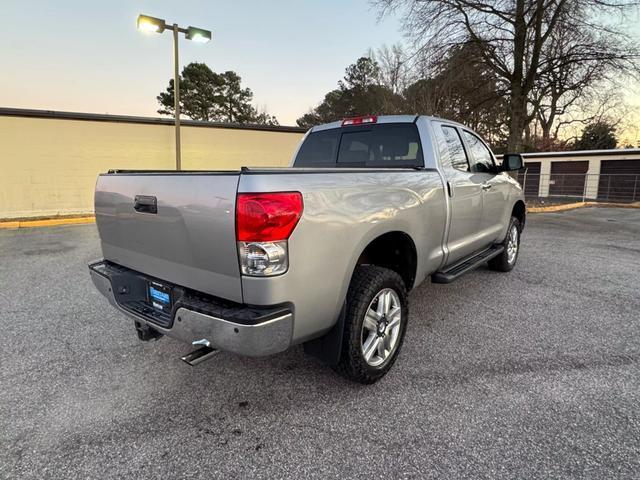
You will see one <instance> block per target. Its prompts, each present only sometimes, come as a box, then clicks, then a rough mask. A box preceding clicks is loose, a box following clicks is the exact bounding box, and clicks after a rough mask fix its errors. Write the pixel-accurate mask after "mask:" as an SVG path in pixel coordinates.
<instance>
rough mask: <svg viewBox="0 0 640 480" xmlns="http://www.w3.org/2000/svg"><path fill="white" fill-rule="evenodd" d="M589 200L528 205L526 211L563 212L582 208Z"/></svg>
mask: <svg viewBox="0 0 640 480" xmlns="http://www.w3.org/2000/svg"><path fill="white" fill-rule="evenodd" d="M590 203H591V202H576V203H567V204H566V205H550V206H548V207H529V208H527V212H528V213H544V212H563V211H565V210H573V209H574V208H582V207H586V206H587V205H589V204H590Z"/></svg>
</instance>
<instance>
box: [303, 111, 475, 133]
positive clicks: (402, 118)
mask: <svg viewBox="0 0 640 480" xmlns="http://www.w3.org/2000/svg"><path fill="white" fill-rule="evenodd" d="M420 117H423V118H426V119H428V120H438V121H442V122H447V123H453V124H455V125H459V126H461V127H463V126H464V125H462V124H461V123H458V122H454V121H453V120H447V119H446V118H439V117H432V116H429V115H380V116H378V117H377V120H376V123H413V122H415V121H416V120H417V119H418V118H420ZM342 122H343V120H338V121H335V122H331V123H324V124H322V125H316V126H315V127H311V129H310V131H312V132H319V131H321V130H330V129H332V128H341V127H342Z"/></svg>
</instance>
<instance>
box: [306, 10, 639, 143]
mask: <svg viewBox="0 0 640 480" xmlns="http://www.w3.org/2000/svg"><path fill="white" fill-rule="evenodd" d="M371 3H373V4H374V5H375V6H377V7H378V8H379V10H380V13H381V15H382V16H384V15H386V14H388V13H390V12H397V13H399V16H400V17H401V18H403V19H404V30H405V33H406V35H407V36H408V37H409V39H410V40H411V48H410V50H409V51H405V50H404V49H403V48H402V47H400V46H393V47H391V48H388V47H385V48H382V49H380V50H378V51H377V52H371V53H370V54H369V55H367V56H366V57H363V58H360V59H358V60H357V61H356V63H354V64H353V65H350V66H349V67H348V68H347V70H346V73H345V77H344V79H343V80H341V81H340V82H339V83H338V88H337V89H335V90H332V91H330V92H329V93H327V94H326V95H325V97H324V99H323V100H322V102H321V103H320V104H319V105H318V106H317V107H316V108H314V109H312V110H311V111H310V112H308V113H307V114H305V115H303V116H302V117H300V118H299V119H298V124H299V125H301V126H310V125H313V124H316V123H318V122H322V121H327V120H329V119H333V120H335V118H339V117H340V116H342V115H363V114H375V113H377V114H384V113H387V114H392V113H412V114H414V113H415V114H427V115H435V116H440V117H443V118H448V119H451V120H456V121H459V122H461V123H464V124H466V125H469V126H470V127H472V128H474V129H476V130H478V131H479V132H480V133H481V134H482V135H483V136H484V137H486V138H487V139H488V140H489V141H490V142H491V143H492V145H493V146H494V148H496V150H498V151H505V150H508V151H513V152H518V151H527V150H538V151H540V150H563V149H575V148H613V147H614V146H615V145H616V138H615V132H616V128H617V127H618V126H619V125H620V123H621V122H622V121H623V120H624V119H625V117H626V113H627V107H626V106H625V104H624V100H623V95H622V93H621V92H622V88H621V85H623V84H624V82H626V81H628V80H629V79H631V80H637V79H638V74H639V73H640V69H639V60H640V47H639V46H638V45H639V44H638V41H637V39H635V38H633V37H632V36H631V35H630V34H628V33H627V32H626V31H625V29H624V28H622V26H621V20H622V18H623V16H625V15H627V14H629V13H631V12H633V11H634V9H635V8H636V7H637V5H638V2H636V1H623V0H616V1H611V0H429V1H422V0H372V1H371ZM580 132H582V133H581V134H579V133H580Z"/></svg>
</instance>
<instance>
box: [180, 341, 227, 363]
mask: <svg viewBox="0 0 640 480" xmlns="http://www.w3.org/2000/svg"><path fill="white" fill-rule="evenodd" d="M193 343H194V344H195V343H196V342H193ZM207 343H208V342H207ZM218 353H220V350H217V349H215V348H211V347H209V346H202V347H200V348H198V349H196V350H194V351H193V352H191V353H188V354H186V355H185V356H184V357H180V358H181V359H182V361H183V362H185V363H188V364H189V365H191V366H192V367H194V366H196V365H198V364H199V363H202V362H204V361H206V360H209V359H210V358H212V357H213V356H215V355H217V354H218Z"/></svg>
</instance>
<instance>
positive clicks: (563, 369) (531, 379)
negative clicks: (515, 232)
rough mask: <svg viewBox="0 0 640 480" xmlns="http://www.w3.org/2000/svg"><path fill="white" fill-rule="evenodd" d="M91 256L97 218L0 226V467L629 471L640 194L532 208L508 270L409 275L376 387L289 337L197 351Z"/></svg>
mask: <svg viewBox="0 0 640 480" xmlns="http://www.w3.org/2000/svg"><path fill="white" fill-rule="evenodd" d="M99 256H100V252H99V245H98V241H97V234H96V229H95V226H93V225H88V226H67V227H56V228H36V229H21V230H4V231H0V325H1V327H2V330H1V332H0V478H3V479H4V478H7V479H9V478H20V479H26V478H37V479H42V478H312V477H313V478H331V477H340V478H367V477H368V478H432V477H433V478H435V477H439V478H560V477H573V478H598V479H601V478H634V477H635V478H638V477H637V476H638V472H640V406H639V404H640V368H639V364H638V360H639V359H640V345H639V341H640V313H639V312H640V293H639V290H638V289H639V286H640V210H632V209H606V208H591V209H582V210H574V211H570V212H563V213H547V214H532V215H530V216H529V220H528V224H527V228H526V230H525V232H524V236H523V245H522V251H521V256H520V258H519V263H518V266H517V267H516V270H514V271H513V272H511V273H509V274H501V273H496V272H492V271H490V270H488V269H486V268H483V269H480V270H478V271H476V272H473V273H472V274H469V275H467V276H466V277H464V278H462V279H461V280H460V281H458V282H457V283H454V284H452V285H449V286H447V285H431V284H424V285H422V286H421V287H419V288H418V289H416V290H415V291H414V292H413V293H412V294H411V297H410V301H411V305H410V307H411V317H410V324H409V327H408V331H407V338H406V341H405V344H404V347H403V351H402V354H401V356H400V358H399V360H398V362H397V363H396V365H395V366H394V368H393V370H392V371H391V373H390V374H389V375H388V376H387V377H385V378H384V379H383V380H381V381H380V382H378V383H377V384H375V385H372V386H361V385H355V384H351V383H349V382H347V381H346V380H343V379H342V378H341V377H338V376H337V375H335V374H334V373H333V372H332V371H331V370H330V369H327V368H325V367H324V366H322V365H321V364H320V363H318V362H317V361H316V360H314V359H312V358H308V357H306V356H305V355H304V354H303V352H302V349H301V348H299V347H296V348H293V349H292V350H290V351H288V352H285V353H283V354H280V355H276V356H273V357H270V358H263V359H247V358H242V357H238V356H234V355H231V354H225V353H223V354H221V355H218V356H217V357H215V358H214V359H213V360H211V361H209V362H205V363H203V364H201V365H199V366H197V367H190V366H188V365H186V364H184V363H183V362H182V361H181V360H180V359H179V357H180V356H181V355H183V354H184V353H186V352H187V351H188V350H189V347H188V346H186V345H183V344H180V343H178V342H176V341H173V340H171V339H166V338H165V339H162V340H160V341H158V342H152V343H142V342H139V341H138V340H137V337H136V336H135V333H134V329H133V326H132V325H131V324H130V323H129V321H125V320H124V319H123V318H122V317H121V315H120V314H119V313H117V312H116V311H115V310H113V309H112V308H111V307H110V306H109V305H108V303H107V302H106V300H104V299H103V298H102V297H101V296H100V295H99V294H98V293H97V292H96V291H95V290H94V288H93V285H92V284H91V281H90V279H89V275H88V273H87V269H86V264H87V263H88V262H89V261H90V260H93V259H95V258H98V257H99ZM310 288H312V285H310Z"/></svg>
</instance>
